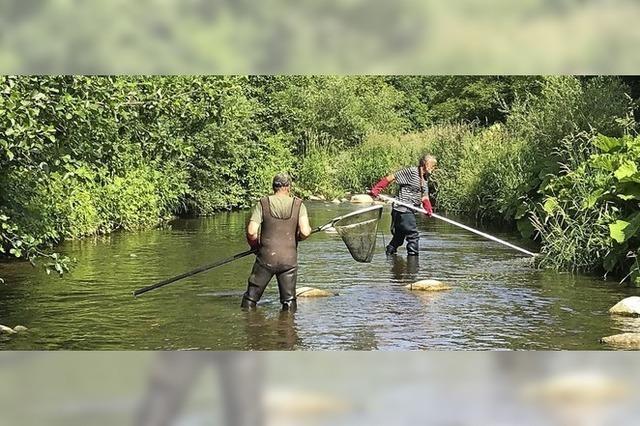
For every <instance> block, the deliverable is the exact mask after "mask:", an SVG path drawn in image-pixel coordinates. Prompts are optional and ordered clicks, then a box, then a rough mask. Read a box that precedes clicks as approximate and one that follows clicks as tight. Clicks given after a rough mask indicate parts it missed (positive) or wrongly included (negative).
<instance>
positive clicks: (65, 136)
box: [0, 76, 640, 285]
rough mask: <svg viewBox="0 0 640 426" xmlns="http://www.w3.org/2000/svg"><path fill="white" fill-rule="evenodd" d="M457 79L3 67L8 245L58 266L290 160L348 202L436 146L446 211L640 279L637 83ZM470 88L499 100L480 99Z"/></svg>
mask: <svg viewBox="0 0 640 426" xmlns="http://www.w3.org/2000/svg"><path fill="white" fill-rule="evenodd" d="M455 79H456V77H446V78H435V77H434V78H430V77H397V76H396V77H373V76H371V77H364V76H354V77H331V76H322V77H321V76H309V77H306V76H290V77H289V76H273V77H261V76H229V77H186V76H185V77H180V76H179V77H126V76H125V77H85V76H48V77H45V76H43V77H26V76H23V77H13V76H11V77H2V80H1V81H0V84H1V85H2V87H3V88H4V89H3V90H2V91H1V92H0V99H1V101H2V105H3V108H5V110H6V114H4V115H2V116H1V117H0V127H1V128H3V129H6V130H5V131H4V136H3V138H2V139H0V144H1V146H0V147H1V148H2V149H1V150H0V186H1V187H2V189H3V191H2V192H1V193H0V256H5V257H16V258H21V259H28V260H30V261H32V262H36V261H39V262H40V263H42V264H43V265H44V266H45V268H46V270H47V271H57V272H59V273H62V272H64V271H65V270H66V269H67V268H68V266H69V264H70V263H69V261H70V259H68V258H66V257H63V256H59V255H58V254H56V249H55V247H56V245H57V244H59V243H61V242H62V241H64V240H75V239H81V238H83V237H87V236H96V235H104V234H109V233H110V232H113V231H115V230H120V229H123V230H140V229H149V228H151V227H154V226H156V225H157V224H158V223H161V222H162V221H163V220H165V219H166V218H167V217H171V216H172V215H179V216H206V215H211V214H213V213H215V212H219V211H224V210H230V209H236V208H243V207H247V206H249V205H250V204H251V203H252V202H254V200H255V199H256V198H258V197H260V196H262V195H264V194H266V193H269V192H270V181H271V178H272V176H273V175H274V174H275V173H277V172H282V171H287V172H289V173H291V174H292V176H293V177H294V181H295V185H294V192H295V193H296V194H297V195H299V196H302V197H303V198H308V197H310V196H312V195H314V196H318V195H319V196H323V197H326V198H327V199H336V198H338V199H342V198H343V197H344V196H345V194H347V193H362V192H365V191H366V189H367V188H369V187H370V186H371V185H372V184H373V183H375V182H376V181H377V180H378V179H380V178H381V177H382V176H384V175H386V174H388V173H390V172H393V171H395V170H397V169H398V168H401V167H406V166H411V165H415V162H416V161H417V158H418V157H419V156H420V155H421V154H423V153H425V152H429V153H431V154H434V155H435V156H436V157H438V159H439V165H440V169H439V170H438V171H437V172H436V173H435V174H434V176H433V181H434V184H435V185H436V186H437V192H436V200H435V201H436V202H435V205H436V208H437V209H439V211H441V212H447V213H455V214H459V215H463V216H466V217H469V218H474V220H481V221H488V222H491V221H500V222H504V223H506V224H508V225H510V226H512V227H513V228H514V229H517V230H518V231H519V232H520V233H521V234H522V235H523V237H525V238H529V239H535V240H536V241H537V242H538V243H539V244H540V245H541V253H542V256H541V265H542V266H544V267H551V268H556V269H559V270H569V271H580V272H589V273H595V274H601V275H604V274H607V275H609V276H616V277H619V278H620V279H622V280H625V281H626V282H628V283H632V284H637V285H640V264H639V263H638V262H637V256H635V255H632V256H629V255H628V254H629V253H632V254H633V253H635V254H637V253H638V250H639V249H640V216H638V215H637V214H636V213H637V211H638V200H639V199H640V197H639V196H638V190H637V188H636V186H637V185H638V184H639V182H640V178H639V177H638V176H640V175H639V174H638V170H639V168H640V164H639V163H638V159H637V158H636V156H634V155H633V153H634V152H635V150H636V148H637V145H638V144H640V142H639V140H638V139H637V138H635V139H634V138H633V137H631V136H630V135H633V134H635V133H634V132H636V131H637V129H638V125H637V123H636V121H635V118H634V112H635V110H634V108H635V107H634V104H633V102H632V100H631V99H630V98H629V97H628V96H627V93H632V92H633V91H632V90H631V87H630V86H628V85H627V83H629V84H632V83H633V84H636V86H634V87H635V89H634V90H636V92H637V88H638V86H637V82H636V81H635V80H633V79H623V78H615V77H588V78H587V77H585V78H577V77H560V76H555V77H523V78H517V77H459V81H457V83H459V84H456V85H453V86H451V85H450V83H452V82H455V81H454V80H455ZM406 83H411V84H406ZM454 87H457V89H456V90H458V91H457V92H455V93H451V97H447V99H449V100H456V101H457V103H456V102H453V103H451V102H449V103H447V102H444V103H441V102H440V101H436V100H435V98H430V97H429V96H427V95H428V94H430V93H431V94H433V93H440V92H444V91H450V90H453V88H454ZM476 91H477V92H478V93H480V92H481V93H484V94H485V95H486V94H487V93H494V95H495V96H500V98H499V99H496V102H495V103H494V104H492V105H493V106H492V107H491V108H489V109H490V111H489V112H487V111H488V110H487V107H486V105H484V104H483V103H482V102H478V99H479V98H478V96H476V95H477V94H478V93H476ZM633 93H635V92H633ZM418 95H420V96H418ZM302 99H304V100H305V102H301V100H302ZM483 99H486V96H484V98H483ZM498 101H499V102H498ZM445 106H446V108H445ZM436 110H437V111H440V114H444V112H447V111H448V114H449V115H447V114H444V116H442V115H438V117H437V119H436V118H434V116H433V114H432V113H433V111H436ZM474 117H475V118H482V117H484V121H483V120H473V118H474ZM594 176H596V177H597V178H594ZM612 185H613V187H614V188H615V189H614V190H613V191H611V190H610V187H611V186H612ZM391 190H393V188H391ZM576 200H577V201H576ZM634 256H635V257H634ZM0 278H1V277H0Z"/></svg>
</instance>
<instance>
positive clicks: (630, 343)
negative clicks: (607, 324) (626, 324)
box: [600, 333, 640, 349]
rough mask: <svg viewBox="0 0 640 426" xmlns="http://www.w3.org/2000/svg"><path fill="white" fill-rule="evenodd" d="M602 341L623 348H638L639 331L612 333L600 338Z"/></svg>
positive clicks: (639, 343)
mask: <svg viewBox="0 0 640 426" xmlns="http://www.w3.org/2000/svg"><path fill="white" fill-rule="evenodd" d="M600 341H601V342H602V343H606V344H607V345H611V346H616V347H619V348H624V349H640V333H622V334H614V335H613V336H607V337H603V338H602V339H600Z"/></svg>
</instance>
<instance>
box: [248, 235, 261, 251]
mask: <svg viewBox="0 0 640 426" xmlns="http://www.w3.org/2000/svg"><path fill="white" fill-rule="evenodd" d="M247 243H249V247H251V248H252V249H253V250H258V249H259V248H260V242H259V241H258V239H257V238H256V239H255V240H252V239H251V237H249V235H247Z"/></svg>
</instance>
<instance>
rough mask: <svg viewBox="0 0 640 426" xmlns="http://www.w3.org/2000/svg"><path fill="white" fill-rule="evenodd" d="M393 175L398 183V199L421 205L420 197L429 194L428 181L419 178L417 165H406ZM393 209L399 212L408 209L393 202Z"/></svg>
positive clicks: (417, 205)
mask: <svg viewBox="0 0 640 426" xmlns="http://www.w3.org/2000/svg"><path fill="white" fill-rule="evenodd" d="M394 176H395V178H396V183H397V184H398V195H397V198H398V200H400V201H402V202H404V203H407V204H413V205H414V206H416V207H421V206H422V197H428V196H429V183H428V181H427V180H422V179H420V172H419V170H418V167H407V168H406V169H402V170H399V171H397V172H396V173H394ZM393 209H394V210H397V211H400V212H407V211H410V209H408V208H407V207H403V206H400V205H395V204H394V205H393Z"/></svg>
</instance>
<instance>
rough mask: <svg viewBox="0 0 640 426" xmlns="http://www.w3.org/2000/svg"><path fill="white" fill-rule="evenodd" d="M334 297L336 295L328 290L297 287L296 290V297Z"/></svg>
mask: <svg viewBox="0 0 640 426" xmlns="http://www.w3.org/2000/svg"><path fill="white" fill-rule="evenodd" d="M331 296H336V293H333V292H331V291H328V290H322V289H320V288H315V287H299V288H298V289H297V290H296V297H331Z"/></svg>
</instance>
